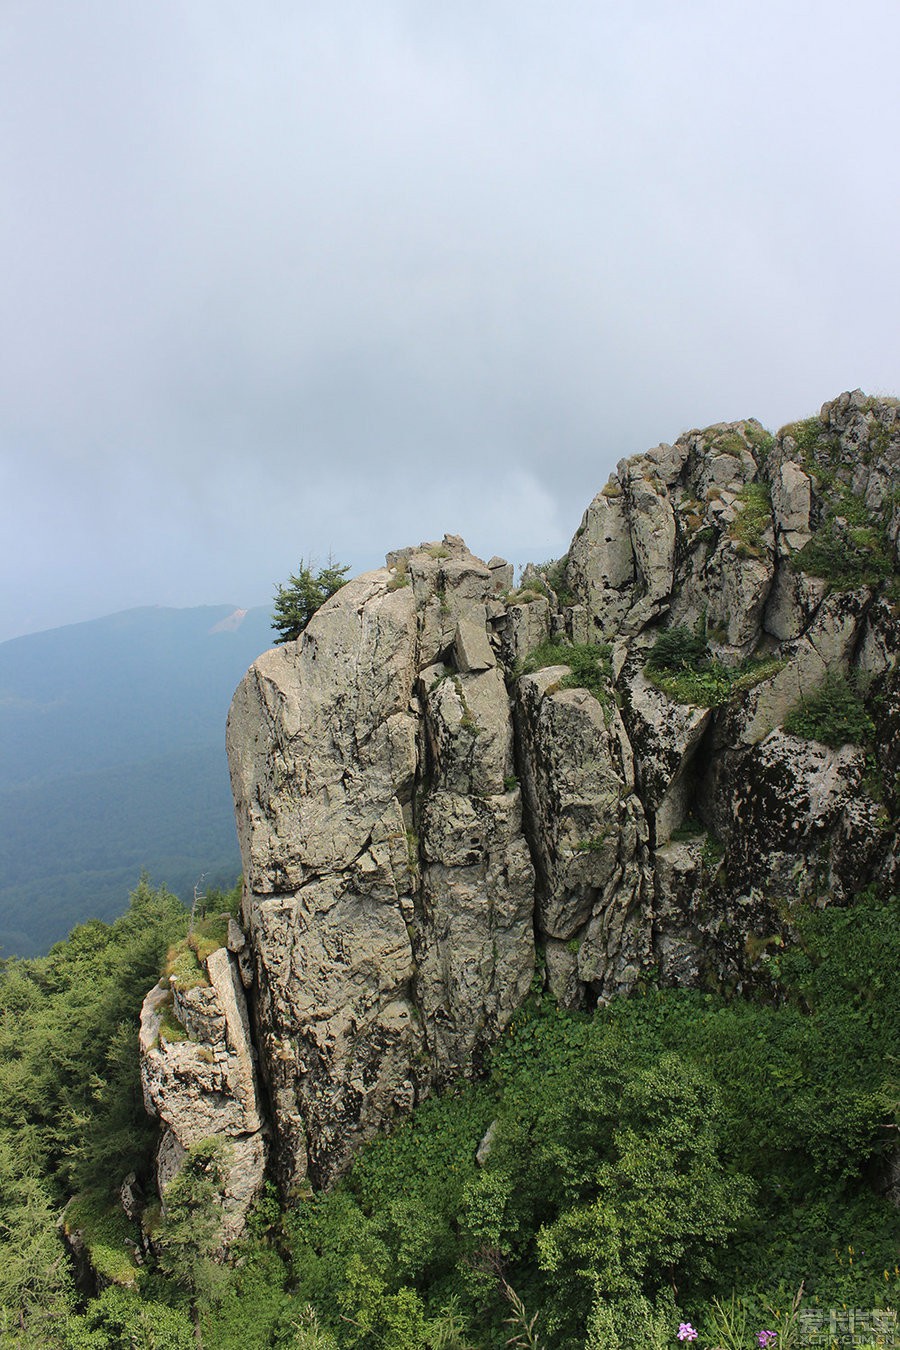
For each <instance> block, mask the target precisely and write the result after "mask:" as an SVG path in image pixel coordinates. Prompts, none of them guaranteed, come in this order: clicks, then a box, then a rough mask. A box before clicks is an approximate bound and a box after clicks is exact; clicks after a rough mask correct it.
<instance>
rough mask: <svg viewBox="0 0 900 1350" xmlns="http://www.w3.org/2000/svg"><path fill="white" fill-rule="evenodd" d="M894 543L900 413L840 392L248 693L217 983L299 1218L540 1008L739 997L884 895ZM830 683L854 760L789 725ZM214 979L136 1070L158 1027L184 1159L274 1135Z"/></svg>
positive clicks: (395, 610) (150, 1079)
mask: <svg viewBox="0 0 900 1350" xmlns="http://www.w3.org/2000/svg"><path fill="white" fill-rule="evenodd" d="M898 539H900V405H898V404H897V403H896V402H894V401H892V400H874V399H866V398H865V397H864V396H863V395H861V394H859V393H856V394H845V395H842V396H841V398H839V399H837V400H835V401H834V402H833V403H830V404H826V405H825V407H823V409H822V411H821V413H820V415H819V417H817V418H811V419H808V420H807V421H806V422H802V423H796V424H793V425H792V426H790V427H786V428H784V429H783V430H782V432H780V433H779V435H778V436H777V437H775V438H773V437H771V436H770V435H769V434H768V433H767V432H765V431H764V430H763V428H762V427H761V426H760V425H759V423H757V422H754V421H744V422H736V423H733V424H730V425H719V426H715V427H711V428H708V429H706V430H705V431H691V432H688V433H686V434H685V435H683V436H681V437H679V439H678V440H677V441H676V442H675V444H674V445H661V446H658V447H657V448H656V449H654V450H651V451H648V452H647V453H646V454H642V455H637V456H634V457H632V458H631V459H629V460H625V461H623V462H622V463H621V464H620V465H619V466H618V469H617V471H616V473H615V474H614V475H613V476H612V477H611V479H610V481H609V483H608V484H607V485H606V487H605V488H603V490H602V491H601V492H600V493H598V495H597V496H596V497H595V498H594V500H593V502H592V503H591V505H590V506H589V507H588V509H587V511H586V512H585V515H584V518H583V520H582V523H581V525H580V527H579V529H578V531H577V532H576V536H575V538H574V540H573V542H572V546H571V549H570V551H569V553H568V555H567V557H566V558H565V559H563V560H561V561H560V562H559V563H557V564H555V565H554V566H553V567H552V568H550V569H547V568H528V569H526V572H525V573H524V574H523V577H522V582H521V585H520V588H519V589H518V590H517V591H511V589H510V588H511V586H512V569H511V568H510V567H509V565H508V564H506V563H505V562H504V561H503V560H502V559H500V558H492V559H491V560H490V562H489V563H483V562H481V561H480V560H479V559H477V558H475V557H474V556H473V555H472V554H471V553H470V552H469V551H468V549H467V548H466V547H465V545H464V544H463V542H462V540H460V539H458V538H456V537H453V536H450V537H446V538H445V539H444V540H443V541H442V542H441V543H439V544H424V545H421V546H419V547H418V548H409V549H404V550H401V551H399V552H396V553H392V554H389V555H388V558H387V561H386V566H385V567H384V568H382V569H379V570H377V571H375V572H372V573H369V574H367V575H366V576H363V577H359V578H357V579H356V580H355V581H352V582H350V583H348V584H347V585H346V586H344V587H343V588H342V589H341V590H340V591H338V592H337V594H336V595H334V596H333V597H332V599H331V600H329V601H328V602H327V603H326V604H325V605H324V606H323V607H322V609H321V610H320V611H319V612H318V613H317V614H316V615H315V616H314V618H313V619H312V620H311V622H310V624H309V625H308V627H307V629H306V630H305V632H304V633H303V634H302V635H301V637H300V638H299V640H298V641H297V642H295V643H291V644H287V645H286V646H284V647H281V648H278V649H276V650H273V651H271V652H267V653H266V654H265V655H263V656H262V657H260V658H259V660H258V661H257V662H255V663H254V665H253V667H252V668H251V670H250V672H249V673H248V675H247V677H246V678H245V680H244V681H243V683H242V684H241V686H240V687H239V689H238V691H237V693H236V695H235V698H234V702H233V705H232V709H231V713H230V716H229V725H228V751H229V759H230V764H231V774H232V784H233V789H234V796H235V805H236V815H237V822H238V831H239V836H240V842H241V850H242V855H243V860H244V874H245V890H244V900H243V931H242V930H241V929H239V928H238V927H237V926H236V925H235V933H234V934H233V935H232V938H233V940H232V941H231V942H230V946H231V947H232V949H233V952H234V957H233V958H229V960H230V963H231V964H230V965H229V969H230V970H231V984H232V985H233V987H234V988H235V989H238V990H239V989H240V983H239V982H238V980H237V977H236V974H235V969H236V967H235V965H234V962H237V963H238V965H239V970H240V977H241V980H242V981H243V984H244V985H246V986H247V987H248V989H249V990H250V994H249V997H250V1006H251V1009H252V1016H253V1028H254V1038H255V1042H256V1046H257V1049H258V1053H259V1058H260V1068H261V1073H262V1078H263V1082H264V1086H265V1096H266V1099H267V1101H268V1103H269V1105H270V1108H271V1116H272V1129H273V1163H274V1170H275V1173H276V1176H277V1178H278V1180H279V1182H280V1184H281V1186H282V1188H283V1189H284V1190H285V1191H286V1192H288V1193H290V1192H291V1191H292V1190H296V1189H297V1188H299V1187H302V1186H303V1185H305V1184H306V1183H307V1180H308V1181H309V1182H311V1183H312V1184H313V1185H315V1186H321V1185H327V1184H329V1183H330V1182H331V1181H332V1180H333V1179H334V1178H335V1177H337V1176H338V1175H339V1174H340V1173H341V1172H342V1171H343V1170H344V1169H345V1168H346V1167H347V1166H348V1164H349V1162H350V1160H351V1158H352V1155H353V1153H354V1151H355V1150H356V1149H357V1148H358V1147H359V1146H360V1144H361V1143H363V1142H364V1141H365V1140H366V1139H368V1138H369V1137H371V1136H372V1135H373V1134H374V1133H375V1132H376V1131H377V1130H379V1129H380V1128H382V1127H383V1126H384V1125H385V1124H386V1123H387V1122H389V1121H390V1120H392V1119H393V1118H395V1117H397V1116H398V1115H402V1114H403V1113H404V1112H407V1111H408V1110H409V1109H410V1108H411V1107H412V1106H413V1105H414V1104H415V1102H416V1101H417V1100H418V1099H419V1098H421V1097H422V1096H423V1095H424V1094H427V1093H428V1092H430V1091H432V1090H434V1089H435V1088H436V1087H438V1086H440V1085H441V1084H443V1083H445V1082H447V1081H449V1080H451V1079H453V1078H454V1077H457V1076H459V1075H466V1074H472V1073H477V1072H478V1071H479V1069H480V1067H481V1065H482V1063H483V1060H484V1056H485V1053H486V1051H487V1050H488V1048H489V1047H490V1045H491V1044H492V1043H493V1042H494V1041H495V1040H496V1039H497V1037H498V1036H499V1035H500V1034H501V1032H502V1030H503V1028H504V1027H505V1026H506V1025H507V1023H508V1022H509V1020H510V1018H511V1016H512V1015H513V1013H514V1011H515V1010H516V1008H517V1007H519V1006H520V1005H521V1003H522V1001H523V999H524V998H525V996H526V994H527V991H528V989H529V987H530V986H531V984H532V982H533V980H534V979H535V978H536V977H539V978H540V979H541V980H542V981H543V982H544V984H545V986H546V987H549V989H550V990H552V992H553V993H554V994H555V996H556V997H557V998H558V999H559V1000H560V1001H562V1002H565V1003H566V1004H569V1005H572V1006H586V1007H590V1006H593V1005H594V1004H595V1003H596V1002H597V1001H602V1000H606V999H609V998H610V997H613V996H614V995H616V994H619V993H623V992H627V991H628V990H630V989H632V988H633V987H634V986H635V984H636V983H637V982H639V981H640V980H641V979H642V978H649V977H656V978H660V979H663V980H665V981H670V982H676V983H681V984H690V983H704V984H707V985H709V986H712V987H719V988H734V987H740V986H741V985H743V984H745V983H747V982H752V981H754V980H760V979H765V958H766V951H767V949H768V948H769V947H770V946H771V945H772V944H773V943H780V942H782V941H784V940H789V937H790V932H791V922H792V916H793V915H794V914H795V913H796V910H797V907H798V906H802V905H808V904H817V905H820V904H825V903H837V904H841V903H845V902H848V901H849V900H850V899H851V898H852V896H853V895H854V894H855V893H856V892H858V891H859V890H860V889H861V888H863V887H866V886H876V887H890V886H894V885H896V880H897V872H898V849H897V839H896V830H895V829H894V827H893V822H895V821H896V818H897V813H898V810H900V748H898V747H900V674H898V666H897V657H898V652H900V621H898V600H900V588H898V581H897V577H898V566H897V563H898ZM667 633H668V635H669V639H670V640H669V646H668V648H667V650H668V651H669V654H670V655H669V658H668V659H670V660H671V652H672V651H673V650H674V651H676V652H677V651H678V650H681V649H683V652H684V656H683V659H680V664H679V661H678V660H676V661H675V664H674V666H670V667H668V668H667V669H668V676H667V677H665V678H663V677H662V676H661V675H660V673H659V672H660V669H661V667H658V666H655V665H654V664H653V662H654V659H655V653H656V652H657V651H658V648H659V643H660V638H661V636H662V635H665V634H667ZM554 644H555V645H554ZM599 644H608V645H606V646H603V645H599ZM673 644H674V646H673ZM679 644H680V647H679ZM662 645H663V646H665V643H663V644H662ZM660 659H661V658H660ZM692 663H693V664H692ZM826 680H831V681H835V680H837V681H838V684H837V685H833V686H826V688H832V687H833V688H834V689H835V690H838V692H837V693H835V694H834V697H835V698H837V697H838V696H839V694H840V689H843V691H844V693H843V694H840V697H845V698H849V699H850V700H851V703H853V706H854V707H856V709H857V715H858V718H862V721H861V722H859V726H861V727H863V728H864V730H863V731H862V732H860V733H859V735H856V734H854V736H853V737H849V738H848V740H847V743H843V744H842V743H841V736H840V731H839V730H838V732H837V733H835V732H834V728H833V727H832V728H831V730H830V731H829V732H828V734H827V735H826V733H825V732H824V731H822V732H821V734H822V736H823V739H824V740H829V741H831V742H832V743H831V744H824V743H820V741H818V740H816V739H814V737H815V736H816V735H817V734H820V733H819V731H817V724H816V723H815V719H814V718H813V720H812V721H811V722H810V721H809V719H807V722H806V723H802V720H801V723H797V721H796V719H795V720H794V721H791V718H792V715H794V716H795V715H796V711H797V709H798V708H802V707H804V706H805V705H806V704H807V703H808V701H809V700H810V699H811V697H812V696H813V695H815V693H816V690H817V689H819V688H821V687H822V686H823V682H825V681H826ZM841 680H843V684H841ZM704 681H705V683H704ZM838 686H840V688H839V687H838ZM848 691H849V692H848ZM810 706H811V705H810ZM819 715H822V714H821V713H820V714H819ZM786 721H787V722H788V723H789V724H790V728H793V729H792V730H791V729H789V728H786V727H785V723H786ZM835 725H837V726H838V727H840V722H839V721H838V723H836V724H835ZM798 726H801V728H805V729H804V730H803V734H802V735H801V734H799V732H798V730H797V727H798ZM865 728H869V730H868V731H866V730H865ZM860 736H862V738H863V739H866V740H867V744H866V745H861V744H857V743H855V742H856V741H858V740H859V739H860ZM244 934H246V937H245V936H244ZM211 984H212V986H213V989H214V993H213V994H212V995H211V994H209V993H208V992H206V993H204V994H202V995H200V994H197V995H195V996H194V998H193V999H192V1001H191V1003H190V1006H188V1005H187V1004H185V1005H184V1006H180V1010H179V1011H178V1015H179V1017H180V1018H181V1020H182V1023H183V1025H184V1026H185V1027H186V1028H187V1029H188V1030H189V1031H191V1033H192V1034H193V1035H195V1036H196V1037H197V1038H198V1039H197V1042H196V1043H191V1042H186V1043H182V1044H180V1045H178V1044H176V1045H166V1046H165V1047H164V1048H163V1049H159V1048H158V1047H154V1045H153V1037H154V1035H155V1034H156V1033H155V1031H154V1023H153V1019H154V1018H155V1016H156V1013H155V1012H154V1008H155V1006H156V1003H155V1002H154V1000H157V1001H158V999H159V998H160V997H161V996H162V995H161V993H157V992H156V991H155V992H154V994H152V995H151V996H150V998H149V1000H148V1004H147V1005H146V1006H145V1020H146V1023H147V1028H146V1031H145V1038H144V1039H145V1041H146V1048H145V1054H144V1058H145V1083H146V1084H147V1085H148V1087H147V1090H148V1097H149V1100H150V1102H151V1104H152V1105H153V1107H154V1109H156V1110H158V1111H159V1112H160V1114H161V1115H162V1116H163V1118H164V1119H165V1120H166V1122H167V1128H168V1134H167V1136H166V1138H168V1139H170V1140H173V1141H174V1140H177V1142H178V1147H180V1148H184V1147H186V1145H187V1143H188V1142H189V1141H190V1139H194V1138H198V1137H202V1136H203V1134H204V1132H205V1131H212V1132H223V1131H224V1132H225V1133H227V1132H228V1131H229V1130H231V1131H232V1132H233V1137H235V1138H237V1137H238V1136H241V1137H246V1138H254V1139H258V1140H260V1141H261V1140H262V1137H263V1136H262V1134H261V1132H260V1129H259V1126H258V1125H256V1126H254V1127H253V1128H252V1129H251V1128H250V1126H249V1125H248V1124H247V1122H248V1120H249V1119H251V1118H252V1119H256V1120H258V1119H259V1108H258V1106H254V1107H253V1110H254V1111H255V1112H256V1115H255V1116H248V1114H247V1111H248V1109H249V1108H248V1107H247V1106H246V1102H247V1101H248V1100H249V1097H248V1096H247V1095H246V1093H245V1092H244V1087H241V1088H240V1089H239V1088H238V1084H237V1080H236V1079H234V1077H233V1075H232V1077H229V1076H228V1074H227V1073H226V1074H225V1078H226V1079H227V1085H226V1086H225V1087H223V1088H221V1090H220V1089H219V1088H216V1087H214V1086H213V1085H212V1083H211V1081H210V1082H207V1081H206V1079H207V1078H209V1076H210V1074H211V1073H212V1067H213V1066H212V1064H208V1063H207V1062H206V1061H205V1059H204V1056H203V1053H202V1046H203V1045H210V1044H218V1043H219V1042H218V1041H217V1040H216V1038H217V1037H220V1036H221V1034H222V1031H221V1026H220V1022H219V1020H218V1019H219V1017H220V1013H219V1011H218V1010H217V1009H218V1005H219V998H218V993H217V992H216V991H218V987H219V986H218V978H216V979H212V980H211ZM222 1015H223V1016H224V1014H222ZM226 1022H227V1018H226ZM227 1035H228V1033H227V1031H226V1039H227ZM248 1062H249V1061H248ZM216 1064H217V1066H218V1065H219V1061H218V1060H216ZM219 1067H221V1066H219ZM223 1072H224V1070H223ZM204 1075H206V1078H205V1077H204ZM221 1081H222V1080H221V1079H219V1080H217V1082H219V1083H221ZM245 1086H246V1085H245ZM242 1093H244V1095H242ZM191 1094H193V1098H194V1099H193V1100H192V1099H191ZM214 1102H215V1103H216V1105H215V1107H213V1103H214ZM188 1117H190V1119H191V1121H192V1123H191V1124H190V1125H189V1124H188V1123H187V1120H188ZM260 1147H261V1143H260ZM174 1152H176V1150H175V1148H174V1143H169V1144H165V1143H164V1145H163V1148H162V1149H161V1164H160V1165H161V1170H162V1172H163V1174H165V1172H166V1168H167V1167H168V1165H169V1164H168V1161H167V1159H168V1157H169V1155H170V1154H173V1153H174ZM163 1180H164V1176H163Z"/></svg>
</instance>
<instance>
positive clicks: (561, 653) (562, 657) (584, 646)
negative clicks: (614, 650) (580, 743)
mask: <svg viewBox="0 0 900 1350" xmlns="http://www.w3.org/2000/svg"><path fill="white" fill-rule="evenodd" d="M609 658H610V648H609V647H608V646H607V645H606V644H605V643H604V644H602V645H601V644H599V643H598V644H593V643H590V642H583V643H569V642H559V641H551V642H542V643H541V645H540V646H539V647H536V648H535V649H534V651H533V652H531V653H530V654H529V655H528V656H526V657H525V659H524V660H523V661H522V662H520V664H519V668H518V670H517V674H519V675H532V674H534V672H535V671H536V670H544V669H545V668H546V667H547V666H568V667H569V672H570V673H569V674H568V675H566V676H565V678H564V679H563V680H562V681H561V684H560V688H562V689H586V690H587V691H588V693H590V694H593V695H594V698H596V699H597V700H598V701H599V702H600V703H602V704H603V705H604V707H610V706H611V705H612V703H613V695H612V690H611V685H610V682H611V680H612V666H611V665H610V659H609Z"/></svg>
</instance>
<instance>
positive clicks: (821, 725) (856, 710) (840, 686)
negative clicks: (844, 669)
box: [784, 675, 875, 748]
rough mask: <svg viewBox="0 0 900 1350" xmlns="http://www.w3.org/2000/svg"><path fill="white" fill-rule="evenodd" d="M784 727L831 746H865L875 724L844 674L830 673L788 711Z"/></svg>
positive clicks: (797, 734) (872, 733)
mask: <svg viewBox="0 0 900 1350" xmlns="http://www.w3.org/2000/svg"><path fill="white" fill-rule="evenodd" d="M784 729H785V731H787V732H790V734H791V735H792V736H802V737H804V738H805V739H806V740H810V741H820V742H821V743H822V744H823V745H830V746H832V747H833V748H837V747H838V746H841V745H847V744H852V745H866V744H867V743H868V742H870V741H871V739H872V737H873V736H874V735H875V723H874V722H873V721H872V719H871V717H870V716H869V714H868V712H867V711H866V706H865V703H864V702H863V700H862V698H861V696H860V694H859V691H858V689H857V688H856V685H855V684H854V683H853V682H852V681H851V680H848V679H847V677H846V676H845V675H829V676H828V677H827V679H826V680H825V681H824V682H823V683H822V684H820V685H819V687H818V689H816V690H814V691H813V693H811V694H810V695H809V697H808V698H806V699H804V700H803V702H802V703H800V704H799V705H798V707H796V708H794V709H793V710H792V711H791V712H790V713H789V714H788V716H787V717H786V718H785V722H784Z"/></svg>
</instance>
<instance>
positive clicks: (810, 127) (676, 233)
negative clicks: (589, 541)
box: [0, 0, 900, 636]
mask: <svg viewBox="0 0 900 1350" xmlns="http://www.w3.org/2000/svg"><path fill="white" fill-rule="evenodd" d="M898 38H900V12H898V11H897V9H896V6H895V5H894V4H893V3H890V4H889V3H886V2H885V3H877V2H876V0H862V3H860V4H858V5H857V6H856V7H855V9H854V10H853V12H852V15H849V14H848V11H847V10H846V7H845V6H843V5H841V6H839V5H838V4H837V3H832V0H816V3H806V2H797V3H792V4H790V5H785V4H784V3H775V2H774V0H759V2H758V3H756V4H754V5H752V6H751V5H749V4H745V3H736V2H732V3H728V2H727V0H726V2H725V3H723V2H722V0H717V3H715V4H713V3H705V2H701V0H688V3H682V4H679V5H675V4H673V3H670V2H667V3H662V0H655V2H654V0H648V3H645V4H643V5H641V6H640V7H639V10H638V9H637V8H636V9H635V12H634V13H632V12H631V9H630V7H625V6H620V5H612V4H603V3H601V4H597V3H596V0H594V3H590V4H588V3H582V2H581V0H572V3H570V4H567V5H566V6H565V7H562V9H561V10H560V8H559V7H557V9H556V11H554V12H551V10H550V7H549V6H546V5H543V4H539V3H537V0H518V3H516V4H515V5H513V4H512V3H506V0H497V2H496V3H493V4H489V5H483V4H482V5H478V6H476V5H474V4H468V3H461V4H458V5H454V6H452V7H451V6H425V5H422V4H420V3H412V0H409V3H401V2H400V0H394V2H393V3H385V4H381V5H374V6H373V5H371V4H370V5H362V4H353V3H346V2H345V3H342V2H341V0H333V2H332V3H330V4H328V5H327V6H326V5H324V4H322V5H314V4H311V5H302V6H298V5H295V4H288V3H287V0H283V2H282V3H279V2H278V0H268V3H263V4H260V5H257V6H254V7H253V8H252V11H251V10H250V9H249V8H248V7H246V6H244V5H238V4H235V3H226V2H225V0H191V3H190V4H185V3H183V0H182V2H181V3H175V2H174V0H169V2H168V3H167V2H166V0H161V2H160V3H157V4H154V5H153V6H140V5H138V4H137V3H123V4H119V3H112V2H111V0H103V2H102V3H101V2H100V0H84V2H83V3H81V4H79V5H77V6H73V5H71V4H70V3H68V0H59V3H50V2H49V0H25V2H23V3H16V2H15V0H9V2H8V3H7V4H6V5H5V6H4V8H3V11H2V14H0V83H2V87H3V90H4V97H3V114H2V117H3V120H2V124H0V182H2V183H3V185H4V188H3V194H2V197H0V250H2V256H3V258H4V260H5V265H4V267H3V269H2V276H0V344H2V352H3V360H2V362H0V469H2V506H0V510H2V516H0V523H2V528H3V532H4V538H5V540H6V542H7V547H6V550H5V555H6V557H7V561H8V566H9V569H10V584H8V585H7V586H6V587H4V588H3V598H2V601H0V636H7V635H11V634H13V633H15V632H19V631H24V630H26V629H28V628H34V627H42V626H49V625H52V624H56V623H60V622H65V621H66V620H67V619H77V618H82V617H88V616H90V615H93V614H97V613H101V612H104V611H107V610H109V609H113V608H116V607H122V606H126V605H130V604H137V603H151V602H161V603H175V604H190V603H199V602H201V601H226V600H230V601H233V602H234V603H236V604H248V603H256V602H259V601H264V600H266V599H267V598H268V596H269V595H270V593H271V589H272V586H273V584H274V582H275V581H276V580H278V579H280V578H282V577H284V576H285V574H286V573H287V571H289V570H290V569H291V568H292V567H294V566H296V563H297V561H298V560H299V557H300V556H301V554H306V555H308V554H313V555H316V556H318V557H325V556H326V555H327V554H328V552H329V550H330V549H331V550H333V551H334V553H335V554H336V555H337V556H338V557H340V558H343V559H348V560H350V561H351V562H352V563H353V565H354V567H355V568H361V567H367V566H372V565H374V564H376V563H377V562H378V561H379V560H380V558H381V556H382V555H383V553H384V552H385V550H386V549H388V548H391V547H395V546H398V545H401V544H404V543H408V542H414V541H417V540H418V539H420V538H425V537H433V536H435V535H439V534H441V533H442V532H443V531H444V530H452V531H455V532H459V533H462V534H464V535H465V536H466V538H467V540H468V541H469V543H470V544H471V545H472V546H473V547H475V548H476V549H478V550H480V551H482V552H485V553H488V554H490V553H493V552H502V553H506V554H508V555H509V556H512V557H514V558H516V559H518V560H524V559H525V558H528V557H536V558H542V557H547V556H551V555H553V554H554V553H559V552H560V551H562V550H563V549H564V548H565V547H566V544H567V541H568V538H569V537H570V536H571V533H572V532H573V530H574V528H575V526H576V525H577V523H578V519H579V517H580V514H581V510H582V509H583V507H584V505H585V504H586V503H587V501H588V500H589V499H590V497H591V496H592V495H593V493H594V492H595V491H596V490H597V488H598V487H599V486H600V485H601V484H602V483H603V481H605V478H606V476H607V474H608V473H609V471H610V469H611V468H612V467H613V466H614V464H615V462H616V460H617V459H618V458H620V457H621V456H622V455H624V454H628V453H631V452H633V451H635V450H638V449H642V448H644V447H645V446H647V445H649V444H653V443H654V442H656V441H658V440H660V439H672V438H674V437H675V436H676V435H677V434H678V433H679V432H680V431H682V430H684V429H685V428H686V427H688V426H692V425H702V424H704V423H708V422H711V421H715V420H718V419H721V418H733V417H739V416H746V415H756V416H758V417H760V418H761V419H762V420H763V421H765V422H767V423H768V424H769V425H773V426H774V425H777V424H779V423H780V422H782V421H784V420H787V419H788V418H791V417H794V416H800V415H803V414H805V413H808V412H810V411H813V410H814V409H815V408H817V407H818V405H819V403H821V402H822V400H823V399H825V398H827V397H831V396H833V395H834V394H836V393H838V392H839V391H840V390H841V389H844V388H848V387H854V386H855V385H862V386H863V387H865V388H867V389H869V390H871V391H873V392H878V391H890V390H891V389H892V388H893V389H895V390H896V389H897V388H898V386H900V379H898V370H900V364H898V356H900V352H898V347H900V338H898V327H897V324H896V320H895V315H896V313H897V306H898V300H900V272H898V268H897V266H896V240H897V238H898V225H900V201H898V196H900V193H898V187H897V177H896V173H895V172H894V169H893V159H894V150H895V146H896V144H897V139H898V131H900V125H898V123H900V96H898V94H897V90H896V82H895V81H893V80H892V78H891V77H890V74H889V71H888V69H887V62H886V59H884V58H883V56H882V54H883V53H886V52H888V51H890V50H893V49H895V46H896V43H897V40H898Z"/></svg>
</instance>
